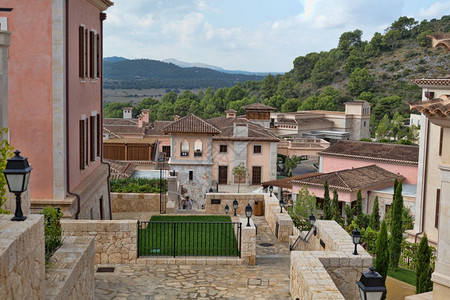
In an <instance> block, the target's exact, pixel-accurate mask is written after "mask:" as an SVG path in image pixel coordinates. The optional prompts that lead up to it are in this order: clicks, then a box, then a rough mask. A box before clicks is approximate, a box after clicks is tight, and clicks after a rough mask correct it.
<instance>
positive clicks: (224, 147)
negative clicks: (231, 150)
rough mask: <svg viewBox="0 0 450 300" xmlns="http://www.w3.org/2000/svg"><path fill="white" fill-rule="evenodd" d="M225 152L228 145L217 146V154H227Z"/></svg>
mask: <svg viewBox="0 0 450 300" xmlns="http://www.w3.org/2000/svg"><path fill="white" fill-rule="evenodd" d="M227 152H228V145H220V146H219V153H227Z"/></svg>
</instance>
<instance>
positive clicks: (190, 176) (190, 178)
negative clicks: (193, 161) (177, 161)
mask: <svg viewBox="0 0 450 300" xmlns="http://www.w3.org/2000/svg"><path fill="white" fill-rule="evenodd" d="M189 180H194V171H189Z"/></svg>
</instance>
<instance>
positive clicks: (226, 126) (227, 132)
mask: <svg viewBox="0 0 450 300" xmlns="http://www.w3.org/2000/svg"><path fill="white" fill-rule="evenodd" d="M207 122H208V123H210V124H212V125H214V126H216V127H218V128H219V129H220V131H221V132H220V133H219V134H218V135H215V136H214V137H213V139H214V140H236V141H238V140H242V141H271V142H277V141H279V139H278V137H277V136H276V135H274V134H273V133H271V132H270V131H268V130H267V129H266V128H264V127H262V126H261V125H258V124H254V123H252V122H250V121H249V120H247V119H246V118H243V117H241V116H240V117H237V118H227V117H218V118H213V119H209V120H207ZM234 123H236V124H246V125H247V126H248V137H235V136H234Z"/></svg>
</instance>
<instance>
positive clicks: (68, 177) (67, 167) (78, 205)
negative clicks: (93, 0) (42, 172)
mask: <svg viewBox="0 0 450 300" xmlns="http://www.w3.org/2000/svg"><path fill="white" fill-rule="evenodd" d="M69 116H70V115H69V0H66V155H67V156H66V172H67V176H66V178H67V181H66V185H67V194H69V195H72V196H75V197H76V198H77V211H76V213H75V219H77V220H78V218H79V215H80V211H81V196H80V195H79V194H77V193H74V192H71V191H70V172H69V171H70V163H69V157H70V155H69V154H70V147H69V138H68V137H69Z"/></svg>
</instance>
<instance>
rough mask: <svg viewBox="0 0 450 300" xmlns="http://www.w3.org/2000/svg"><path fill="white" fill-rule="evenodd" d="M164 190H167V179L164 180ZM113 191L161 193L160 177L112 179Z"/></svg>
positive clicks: (162, 182)
mask: <svg viewBox="0 0 450 300" xmlns="http://www.w3.org/2000/svg"><path fill="white" fill-rule="evenodd" d="M161 184H162V192H163V193H165V192H166V191H167V180H162V181H161ZM110 186H111V192H112V193H159V192H160V188H159V179H148V178H126V179H111V180H110Z"/></svg>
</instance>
